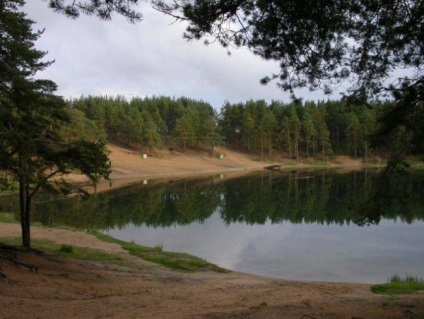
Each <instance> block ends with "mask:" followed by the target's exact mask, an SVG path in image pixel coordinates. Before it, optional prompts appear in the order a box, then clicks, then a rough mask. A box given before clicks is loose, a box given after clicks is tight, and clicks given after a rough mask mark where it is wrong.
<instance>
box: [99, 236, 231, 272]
mask: <svg viewBox="0 0 424 319" xmlns="http://www.w3.org/2000/svg"><path fill="white" fill-rule="evenodd" d="M94 235H95V236H96V237H97V238H98V239H100V240H103V241H105V242H108V243H115V244H118V245H121V247H122V248H123V249H125V250H127V251H128V252H129V253H130V254H131V255H133V256H137V257H140V258H142V259H144V260H147V261H150V262H153V263H156V264H160V265H162V266H166V267H168V268H171V269H180V270H186V271H199V270H206V269H210V270H213V271H216V272H228V271H227V270H225V269H223V268H220V267H218V266H216V265H214V264H211V263H209V262H207V261H205V260H203V259H201V258H198V257H196V256H192V255H189V254H185V253H174V252H168V251H163V247H162V246H155V247H145V246H141V245H137V244H135V243H129V242H125V241H122V240H119V239H115V238H113V237H110V236H107V235H104V234H101V233H98V232H94Z"/></svg>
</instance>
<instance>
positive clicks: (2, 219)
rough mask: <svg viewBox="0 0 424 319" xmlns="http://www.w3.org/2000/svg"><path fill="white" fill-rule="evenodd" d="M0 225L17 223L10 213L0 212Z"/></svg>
mask: <svg viewBox="0 0 424 319" xmlns="http://www.w3.org/2000/svg"><path fill="white" fill-rule="evenodd" d="M0 223H7V224H14V223H17V220H16V219H15V215H14V214H12V213H3V212H0Z"/></svg>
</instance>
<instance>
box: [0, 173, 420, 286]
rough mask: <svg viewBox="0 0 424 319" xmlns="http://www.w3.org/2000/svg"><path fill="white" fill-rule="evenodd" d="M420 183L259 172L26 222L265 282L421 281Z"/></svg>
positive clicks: (155, 188) (78, 205)
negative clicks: (155, 250) (152, 249)
mask: <svg viewBox="0 0 424 319" xmlns="http://www.w3.org/2000/svg"><path fill="white" fill-rule="evenodd" d="M423 182H424V178H423V175H422V174H418V173H414V174H409V175H407V174H401V175H392V176H387V177H385V179H382V178H381V177H380V176H379V175H377V174H375V173H373V172H369V171H364V172H355V173H351V174H336V173H335V172H331V171H320V172H301V171H293V172H287V173H284V174H283V173H272V172H261V173H256V174H253V175H249V176H246V177H243V178H237V179H231V180H228V181H223V180H222V179H220V178H214V177H210V178H206V179H202V180H192V181H176V182H170V183H166V184H158V185H144V184H140V185H132V186H129V187H125V188H122V189H117V190H114V191H111V192H109V193H105V194H98V195H97V196H96V197H90V198H87V199H80V198H71V199H66V200H64V199H57V200H53V201H52V199H53V198H51V197H49V198H39V199H38V200H39V203H37V204H35V207H34V219H35V220H37V221H40V222H42V223H43V224H45V225H52V224H66V225H71V226H74V227H79V228H94V229H99V230H102V231H105V232H108V233H109V234H111V235H112V236H114V237H117V238H120V239H123V240H129V241H130V240H134V241H135V242H137V243H140V244H143V245H151V246H154V245H158V244H162V245H164V248H165V249H167V250H173V251H185V252H189V253H192V254H195V255H198V256H201V257H204V258H206V259H208V260H209V261H211V262H214V263H217V264H219V265H220V266H223V267H226V268H230V269H234V270H239V271H246V272H250V273H256V274H261V275H266V276H273V277H280V278H286V279H301V280H329V281H354V282H381V281H385V280H386V279H387V278H388V277H390V276H391V275H393V274H394V273H398V274H400V275H404V274H406V273H407V274H409V275H416V276H422V277H424V270H423V269H424V267H423V266H424V248H423V247H422V243H423V242H424V222H423V220H424V209H423V208H424V189H423V187H422V186H423ZM2 205H6V204H5V203H2V202H1V201H0V209H2V207H1V206H2ZM7 205H10V203H8V204H7ZM362 225H368V226H365V227H360V226H362Z"/></svg>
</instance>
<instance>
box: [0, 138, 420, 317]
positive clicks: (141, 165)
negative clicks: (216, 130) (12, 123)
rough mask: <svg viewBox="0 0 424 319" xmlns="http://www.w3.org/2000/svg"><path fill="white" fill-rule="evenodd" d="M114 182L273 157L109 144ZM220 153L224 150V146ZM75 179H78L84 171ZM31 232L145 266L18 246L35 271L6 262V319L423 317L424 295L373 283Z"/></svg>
mask: <svg viewBox="0 0 424 319" xmlns="http://www.w3.org/2000/svg"><path fill="white" fill-rule="evenodd" d="M111 150H112V153H111V160H112V164H113V174H112V178H114V180H115V181H116V183H121V185H122V184H125V183H129V182H131V181H133V180H134V179H150V178H157V177H172V176H183V175H194V174H203V173H223V172H225V173H230V172H232V173H237V172H244V171H246V170H254V169H261V168H262V167H263V166H265V165H269V163H261V162H256V161H252V160H250V159H248V158H246V157H245V156H244V155H242V154H238V153H236V152H229V151H225V154H224V159H217V158H211V157H208V156H206V155H205V156H194V157H193V156H189V155H178V156H177V155H174V154H171V153H169V154H166V153H165V154H160V156H158V157H155V158H153V157H151V158H149V157H148V158H147V159H142V157H141V156H140V155H139V154H137V153H136V152H134V151H129V150H126V149H123V148H120V147H117V146H111ZM222 152H223V153H224V150H222ZM73 178H74V180H76V181H81V180H82V179H81V178H80V177H78V176H73ZM16 236H20V229H19V226H18V225H14V224H2V223H0V242H1V237H16ZM32 236H33V238H43V239H49V240H52V241H55V242H58V243H61V244H68V245H74V246H83V247H90V248H95V249H102V250H105V251H108V252H112V253H115V254H119V255H120V256H121V257H122V258H125V259H128V260H129V261H131V262H132V263H135V264H137V265H139V266H141V270H140V269H133V268H126V267H118V266H106V265H102V264H96V263H93V262H80V261H72V260H68V259H62V258H58V257H55V256H46V255H37V254H33V253H24V252H21V253H18V259H19V260H21V261H23V262H26V263H30V264H32V265H34V266H36V267H37V268H38V271H37V272H35V271H30V270H28V269H25V268H23V267H17V266H16V265H14V264H12V263H10V262H2V263H1V264H0V269H1V272H2V273H3V274H4V275H5V276H6V278H0V318H2V319H3V318H4V319H5V318H7V319H12V318H19V319H20V318H40V319H48V318H224V319H225V318H271V319H272V318H296V319H301V318H302V319H313V318H315V319H317V318H347V319H354V318H356V319H359V318H363V319H369V318H424V294H423V293H414V294H411V295H403V296H396V297H388V296H379V295H375V294H373V293H371V291H370V286H369V285H363V284H344V283H324V282H293V281H285V280H279V279H278V280H277V279H272V278H265V277H259V276H255V275H249V274H243V273H238V272H230V273H215V272H212V271H202V272H197V273H188V272H182V271H171V270H168V269H165V268H163V267H161V266H157V265H154V264H151V263H148V262H146V261H142V260H140V259H137V258H135V257H133V256H130V255H129V254H128V253H127V252H126V251H124V250H123V249H122V248H121V247H120V246H118V245H116V244H111V243H105V242H101V241H99V240H98V239H96V238H95V237H94V236H92V235H90V234H88V233H85V232H76V231H69V230H60V229H46V228H36V227H33V228H32Z"/></svg>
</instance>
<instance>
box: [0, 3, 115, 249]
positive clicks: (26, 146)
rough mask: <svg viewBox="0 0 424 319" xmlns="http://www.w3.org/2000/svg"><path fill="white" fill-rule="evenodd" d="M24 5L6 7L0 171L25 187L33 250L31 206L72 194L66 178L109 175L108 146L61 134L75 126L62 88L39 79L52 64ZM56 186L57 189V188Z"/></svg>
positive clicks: (25, 227)
mask: <svg viewBox="0 0 424 319" xmlns="http://www.w3.org/2000/svg"><path fill="white" fill-rule="evenodd" d="M23 5H24V1H22V0H4V1H2V2H0V34H1V37H0V41H1V42H0V71H1V72H0V74H1V75H0V76H1V77H0V121H1V125H0V171H1V172H2V174H3V177H6V179H4V180H7V179H9V180H10V179H12V180H15V181H17V182H18V185H19V202H20V219H21V228H22V243H23V246H24V247H27V248H29V247H30V246H31V235H30V221H31V202H32V198H33V196H34V195H35V194H36V193H37V192H38V191H39V190H40V189H43V190H47V191H54V190H58V189H60V190H63V191H65V192H66V191H69V189H70V185H69V184H68V183H66V181H65V180H64V179H63V175H64V174H67V173H69V172H70V171H71V170H73V169H79V170H80V171H81V172H82V173H83V174H85V175H87V176H88V178H89V179H90V181H91V182H92V183H97V182H98V181H99V180H100V178H102V177H107V176H108V175H109V166H108V164H107V163H108V159H107V155H106V153H105V148H104V147H105V146H104V144H102V143H100V142H92V141H86V140H82V139H78V140H72V141H66V140H64V139H63V138H62V137H61V136H60V134H59V131H60V128H61V127H63V126H64V125H67V124H68V123H69V121H70V119H69V113H68V112H67V108H66V104H65V102H64V101H63V99H62V98H60V97H58V96H56V95H54V91H55V90H56V84H55V83H53V82H52V81H49V80H36V79H34V78H33V76H34V75H35V74H36V73H37V72H38V71H41V70H43V69H45V68H46V67H48V66H49V65H50V64H51V62H43V61H42V59H43V57H44V56H45V52H42V51H39V50H37V49H35V48H34V41H35V40H37V39H38V38H39V37H40V35H41V32H34V31H32V25H33V21H31V20H29V19H27V18H26V15H25V14H24V13H22V12H20V11H19V9H20V8H21V7H22V6H23ZM53 183H55V185H53Z"/></svg>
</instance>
